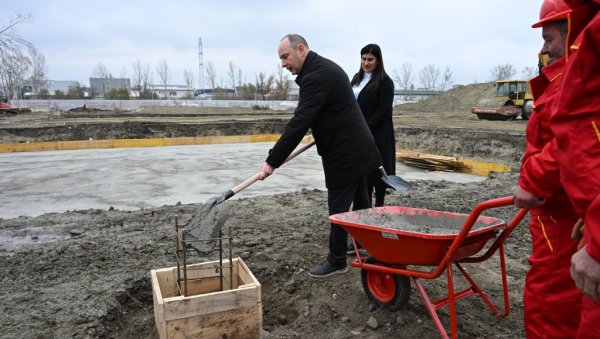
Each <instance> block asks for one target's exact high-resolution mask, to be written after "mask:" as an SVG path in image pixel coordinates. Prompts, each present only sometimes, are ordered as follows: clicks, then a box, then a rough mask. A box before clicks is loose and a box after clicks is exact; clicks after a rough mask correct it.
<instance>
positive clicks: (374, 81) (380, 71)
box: [350, 44, 387, 90]
mask: <svg viewBox="0 0 600 339" xmlns="http://www.w3.org/2000/svg"><path fill="white" fill-rule="evenodd" d="M365 54H373V56H375V58H377V62H378V63H377V66H376V67H375V70H374V71H373V74H372V75H371V81H369V83H368V84H367V86H366V87H371V88H372V89H373V90H377V88H378V87H379V83H381V81H382V80H383V78H384V77H387V74H386V73H385V68H384V67H383V56H382V55H381V48H379V46H378V45H376V44H368V45H366V46H365V47H363V48H362V49H361V50H360V55H361V57H362V56H363V55H365ZM364 77H365V71H364V70H363V68H362V63H361V65H360V67H359V70H358V73H356V74H355V75H354V77H353V78H352V81H350V85H351V86H354V85H358V84H360V82H361V81H362V79H363V78H364Z"/></svg>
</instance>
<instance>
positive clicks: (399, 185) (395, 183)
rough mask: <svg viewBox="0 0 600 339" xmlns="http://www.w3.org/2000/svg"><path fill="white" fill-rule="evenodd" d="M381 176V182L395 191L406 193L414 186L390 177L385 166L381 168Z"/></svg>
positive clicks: (396, 177) (393, 176)
mask: <svg viewBox="0 0 600 339" xmlns="http://www.w3.org/2000/svg"><path fill="white" fill-rule="evenodd" d="M379 174H380V175H381V180H382V181H383V182H384V183H385V184H386V185H388V186H389V187H390V188H392V189H394V190H395V191H398V192H400V191H406V190H408V189H411V188H412V184H411V183H409V182H408V181H406V180H404V179H402V178H400V177H398V176H395V175H388V174H387V173H386V172H385V169H384V168H383V166H379Z"/></svg>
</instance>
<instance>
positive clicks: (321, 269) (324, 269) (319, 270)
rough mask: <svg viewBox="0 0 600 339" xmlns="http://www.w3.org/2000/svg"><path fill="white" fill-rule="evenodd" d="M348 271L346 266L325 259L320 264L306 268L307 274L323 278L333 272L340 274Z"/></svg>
mask: <svg viewBox="0 0 600 339" xmlns="http://www.w3.org/2000/svg"><path fill="white" fill-rule="evenodd" d="M346 272H348V266H347V265H343V266H334V265H332V264H330V263H329V261H327V260H325V262H324V263H322V264H321V265H317V266H315V267H313V268H311V269H310V270H308V275H310V276H311V277H313V278H325V277H329V276H331V275H334V274H342V273H346Z"/></svg>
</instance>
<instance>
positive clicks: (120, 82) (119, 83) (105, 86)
mask: <svg viewBox="0 0 600 339" xmlns="http://www.w3.org/2000/svg"><path fill="white" fill-rule="evenodd" d="M122 88H124V89H126V90H127V92H129V93H131V80H129V78H90V89H91V91H92V96H93V97H94V98H104V97H106V94H108V92H110V91H111V90H112V89H122Z"/></svg>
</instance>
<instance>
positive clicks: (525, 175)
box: [513, 0, 581, 338]
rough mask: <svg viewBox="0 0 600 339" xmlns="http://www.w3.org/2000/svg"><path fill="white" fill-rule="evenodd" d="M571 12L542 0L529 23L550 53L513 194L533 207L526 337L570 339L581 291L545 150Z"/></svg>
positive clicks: (564, 205) (570, 221)
mask: <svg viewBox="0 0 600 339" xmlns="http://www.w3.org/2000/svg"><path fill="white" fill-rule="evenodd" d="M570 12H571V8H570V7H569V6H567V4H566V3H565V2H564V1H562V0H545V1H544V2H543V4H542V8H541V11H540V20H539V21H538V22H536V23H535V24H534V25H533V27H534V28H537V27H542V37H543V39H544V45H543V47H542V50H541V53H542V54H546V55H548V59H549V64H548V65H547V66H545V67H544V68H542V70H541V74H540V75H539V76H537V77H536V78H534V79H532V80H531V81H530V83H529V84H530V87H531V92H532V94H533V99H534V109H533V112H532V115H531V118H530V120H529V122H528V123H527V130H526V137H527V144H526V148H525V154H524V155H523V160H522V165H521V172H520V177H519V185H518V186H517V188H516V189H515V192H514V194H513V197H514V200H515V205H517V206H518V207H525V208H531V210H530V215H531V220H530V223H529V230H530V232H531V242H532V245H531V247H532V251H531V256H530V257H529V263H530V264H531V267H530V269H529V271H528V272H527V277H526V280H525V291H524V293H523V303H524V317H525V332H526V335H527V338H572V337H574V336H575V334H576V333H577V328H578V327H579V321H580V312H579V310H580V303H581V293H580V292H579V290H578V289H577V286H575V283H574V282H573V279H571V274H570V266H571V256H572V255H573V254H574V253H575V252H576V251H577V241H576V240H573V239H571V230H572V229H573V225H574V224H575V223H576V222H577V219H578V216H577V214H576V213H575V209H574V208H573V206H572V205H571V203H570V201H569V198H568V197H567V194H566V192H565V191H564V189H563V188H562V184H561V182H560V176H559V170H558V163H557V161H556V159H555V156H554V154H552V153H549V152H543V149H544V147H545V146H546V145H547V144H549V143H551V142H552V140H553V139H554V135H553V134H552V130H551V129H550V116H551V113H552V111H553V108H554V105H555V104H556V100H557V98H558V91H559V87H560V86H559V85H560V83H561V80H562V78H561V76H562V72H563V70H564V68H565V50H566V46H567V35H568V30H569V25H568V15H569V13H570Z"/></svg>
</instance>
